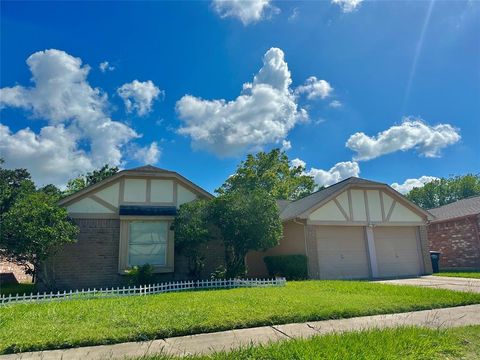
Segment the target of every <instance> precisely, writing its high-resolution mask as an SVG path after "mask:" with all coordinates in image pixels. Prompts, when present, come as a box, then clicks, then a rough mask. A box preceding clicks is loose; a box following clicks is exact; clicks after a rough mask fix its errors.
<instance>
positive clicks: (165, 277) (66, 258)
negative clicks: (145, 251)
mask: <svg viewBox="0 0 480 360" xmlns="http://www.w3.org/2000/svg"><path fill="white" fill-rule="evenodd" d="M75 221H76V223H77V225H78V226H79V228H80V233H79V235H78V240H77V242H76V243H74V244H68V245H65V246H64V248H63V249H62V251H61V252H60V253H59V254H57V255H56V256H54V257H53V258H51V259H49V260H48V261H47V263H46V266H45V267H42V269H40V271H39V279H40V281H39V288H40V289H44V288H45V285H44V283H45V281H43V279H45V278H48V279H50V281H49V283H50V284H52V285H53V288H54V289H58V290H69V289H82V288H93V287H95V288H99V287H112V286H124V285H127V284H128V280H129V279H128V278H127V277H126V276H124V275H120V274H119V273H118V253H119V239H120V220H118V219H76V220H75ZM205 251H206V258H207V261H208V262H209V264H208V266H207V267H206V269H205V270H206V271H210V270H211V269H212V268H213V267H216V266H217V264H216V262H217V261H218V259H219V257H220V256H221V258H222V259H223V250H222V249H221V247H220V246H219V244H217V243H212V244H208V245H207V246H206V247H205ZM219 254H220V255H219ZM174 261H175V264H174V267H175V272H174V273H167V274H157V275H155V276H156V279H155V280H156V281H158V282H164V281H172V280H185V279H187V278H188V266H187V261H186V259H185V258H184V257H183V256H180V255H178V254H175V260H174ZM45 270H46V272H45ZM212 271H213V270H212ZM205 276H206V275H205Z"/></svg>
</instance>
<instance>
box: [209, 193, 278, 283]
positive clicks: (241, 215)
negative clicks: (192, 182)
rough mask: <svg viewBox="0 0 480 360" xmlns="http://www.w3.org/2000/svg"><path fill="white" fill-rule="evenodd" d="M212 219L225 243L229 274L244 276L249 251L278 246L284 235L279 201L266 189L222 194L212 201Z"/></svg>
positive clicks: (227, 274)
mask: <svg viewBox="0 0 480 360" xmlns="http://www.w3.org/2000/svg"><path fill="white" fill-rule="evenodd" d="M210 219H211V221H212V222H213V223H214V224H215V225H216V227H217V228H218V230H219V232H220V235H221V237H222V239H223V242H224V245H225V265H226V276H227V277H236V276H244V275H245V273H246V270H247V269H246V267H245V257H246V255H247V253H248V252H249V251H252V250H266V249H268V248H271V247H273V246H275V245H278V243H279V241H280V239H281V237H282V234H283V229H282V222H281V220H280V217H279V214H278V207H277V204H276V201H275V199H274V198H273V197H272V196H271V195H270V194H269V193H268V192H266V191H265V190H264V189H253V190H252V191H248V192H244V191H239V190H238V191H234V192H229V193H228V194H225V195H221V196H219V197H218V198H216V199H214V200H213V206H212V211H211V213H210Z"/></svg>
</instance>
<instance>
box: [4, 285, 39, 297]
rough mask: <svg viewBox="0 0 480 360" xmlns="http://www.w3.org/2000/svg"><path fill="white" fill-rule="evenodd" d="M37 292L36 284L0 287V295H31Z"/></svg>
mask: <svg viewBox="0 0 480 360" xmlns="http://www.w3.org/2000/svg"><path fill="white" fill-rule="evenodd" d="M32 292H35V284H31V283H23V284H5V285H3V284H2V285H0V295H10V294H12V295H16V294H30V293H32Z"/></svg>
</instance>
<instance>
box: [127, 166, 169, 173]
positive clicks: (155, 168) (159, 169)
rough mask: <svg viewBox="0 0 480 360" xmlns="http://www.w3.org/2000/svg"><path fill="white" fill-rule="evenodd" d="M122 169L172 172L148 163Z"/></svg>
mask: <svg viewBox="0 0 480 360" xmlns="http://www.w3.org/2000/svg"><path fill="white" fill-rule="evenodd" d="M123 171H153V172H172V171H170V170H166V169H162V168H159V167H156V166H153V165H150V164H147V165H143V166H138V167H135V168H132V169H125V170H123Z"/></svg>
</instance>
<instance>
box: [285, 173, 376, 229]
mask: <svg viewBox="0 0 480 360" xmlns="http://www.w3.org/2000/svg"><path fill="white" fill-rule="evenodd" d="M350 184H358V185H361V184H369V185H381V186H385V184H383V183H379V182H376V181H370V180H366V179H361V178H357V177H350V178H348V179H345V180H343V181H340V182H338V183H336V184H334V185H331V186H329V187H327V188H324V189H322V190H319V191H316V192H314V193H313V194H310V195H308V196H305V197H304V198H301V199H298V200H295V201H292V202H291V203H290V204H288V205H287V206H286V207H285V208H284V209H283V211H281V213H280V218H281V219H282V220H288V219H293V218H295V217H297V216H299V215H300V214H302V213H304V212H305V211H307V210H308V209H310V208H312V207H313V206H315V204H318V203H319V202H321V201H323V200H324V199H326V198H327V197H329V196H331V195H333V194H334V193H336V192H339V191H340V190H341V189H343V188H344V187H345V186H347V185H350ZM280 209H281V208H280Z"/></svg>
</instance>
